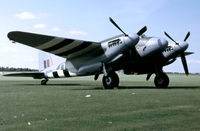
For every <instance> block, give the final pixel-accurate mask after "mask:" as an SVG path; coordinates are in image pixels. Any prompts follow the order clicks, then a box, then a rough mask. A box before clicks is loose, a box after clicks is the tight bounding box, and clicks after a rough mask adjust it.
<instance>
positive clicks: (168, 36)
mask: <svg viewBox="0 0 200 131" xmlns="http://www.w3.org/2000/svg"><path fill="white" fill-rule="evenodd" d="M164 34H165V35H166V36H167V37H168V38H169V39H170V40H172V41H173V42H174V43H176V44H177V45H178V43H177V42H176V41H175V40H174V39H173V38H172V37H171V36H170V35H168V34H167V32H164Z"/></svg>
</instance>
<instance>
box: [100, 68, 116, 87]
mask: <svg viewBox="0 0 200 131" xmlns="http://www.w3.org/2000/svg"><path fill="white" fill-rule="evenodd" d="M102 82H103V86H104V88H105V89H114V88H115V87H118V85H119V77H118V75H117V74H116V73H115V72H110V73H109V74H108V75H107V76H105V75H104V76H103V79H102Z"/></svg>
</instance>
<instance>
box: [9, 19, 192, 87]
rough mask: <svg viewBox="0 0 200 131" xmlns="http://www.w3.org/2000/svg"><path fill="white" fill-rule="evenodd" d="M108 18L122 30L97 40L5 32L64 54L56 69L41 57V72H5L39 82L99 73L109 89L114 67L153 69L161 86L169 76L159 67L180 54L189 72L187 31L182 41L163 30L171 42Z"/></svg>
mask: <svg viewBox="0 0 200 131" xmlns="http://www.w3.org/2000/svg"><path fill="white" fill-rule="evenodd" d="M109 19H110V22H111V23H112V24H113V25H114V26H115V27H117V28H118V29H119V30H120V31H121V32H122V33H123V34H122V35H119V36H116V37H113V38H109V39H107V40H104V41H101V42H91V41H83V40H75V39H68V38H61V37H54V36H47V35H41V34H33V33H27V32H20V31H14V32H10V33H8V38H9V39H10V40H12V41H13V42H19V43H22V44H24V45H27V46H31V47H34V48H37V49H39V50H42V51H45V52H49V53H52V54H55V55H57V56H60V57H63V58H66V62H64V63H61V64H60V65H59V66H58V67H57V69H52V68H51V67H49V61H48V60H47V61H44V65H45V67H46V69H44V70H43V71H41V72H38V73H37V72H36V73H16V74H7V76H31V77H33V78H35V79H43V80H42V81H41V84H42V85H46V83H47V81H48V79H49V78H63V77H74V76H88V75H94V79H95V80H97V79H98V77H99V75H100V74H102V73H103V74H104V76H103V80H102V82H103V86H104V88H105V89H113V88H114V87H118V85H119V77H118V75H117V74H116V73H115V71H119V70H123V72H124V74H134V73H136V72H137V74H147V78H146V80H149V78H150V77H151V75H152V74H153V73H155V75H156V76H155V79H154V83H155V86H156V87H158V88H164V87H168V84H169V78H168V76H167V75H166V74H165V73H164V72H163V70H162V68H163V66H166V65H169V64H171V63H173V62H174V61H175V60H176V58H177V57H181V59H182V63H183V66H184V70H185V73H186V74H189V73H188V67H187V63H186V59H185V55H189V54H191V53H190V52H184V51H185V50H186V49H187V48H188V43H187V42H186V40H187V39H188V37H189V35H190V32H188V34H187V35H186V37H185V39H184V41H183V42H176V41H175V40H173V39H172V38H171V37H170V36H169V35H168V34H167V33H166V32H165V35H166V36H167V37H169V38H170V39H171V40H172V41H173V42H174V43H172V44H168V41H167V40H165V39H163V38H157V37H147V36H145V35H143V33H144V32H146V30H147V27H146V26H144V27H143V28H142V29H141V30H140V31H138V32H137V33H136V34H126V33H125V32H124V31H123V30H122V29H121V28H120V27H119V26H118V25H117V24H116V23H115V22H114V21H113V19H112V18H109Z"/></svg>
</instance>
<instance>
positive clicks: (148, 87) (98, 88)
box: [72, 85, 200, 90]
mask: <svg viewBox="0 0 200 131" xmlns="http://www.w3.org/2000/svg"><path fill="white" fill-rule="evenodd" d="M83 86H87V85H82V88H79V89H77V88H76V89H72V90H102V89H103V87H95V86H94V87H93V88H84V87H83ZM88 87H92V86H91V85H89V86H88ZM117 89H118V90H131V89H155V90H171V89H188V90H193V89H200V86H187V87H186V86H170V87H168V88H156V87H154V86H119V87H118V88H117ZM111 90H113V89H111Z"/></svg>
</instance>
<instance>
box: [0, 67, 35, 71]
mask: <svg viewBox="0 0 200 131" xmlns="http://www.w3.org/2000/svg"><path fill="white" fill-rule="evenodd" d="M0 71H1V72H4V71H8V72H21V71H29V72H35V71H38V70H36V69H30V68H14V67H0Z"/></svg>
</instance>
